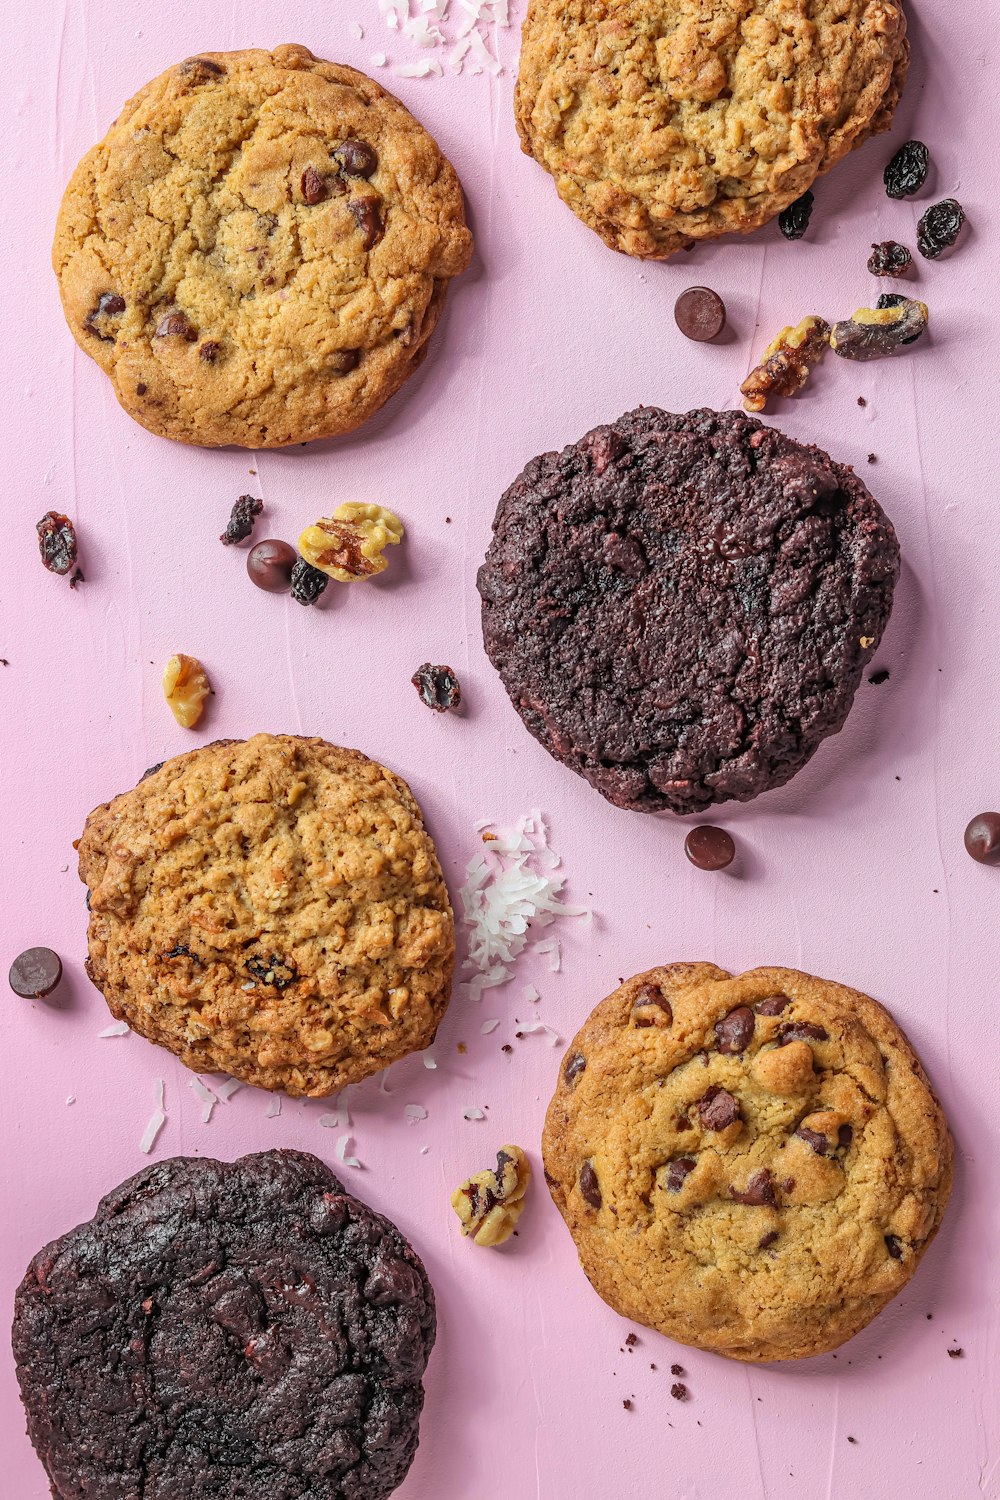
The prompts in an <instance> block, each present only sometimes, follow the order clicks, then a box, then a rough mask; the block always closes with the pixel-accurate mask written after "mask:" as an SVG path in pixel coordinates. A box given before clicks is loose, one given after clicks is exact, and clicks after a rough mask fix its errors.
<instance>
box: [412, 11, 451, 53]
mask: <svg viewBox="0 0 1000 1500" xmlns="http://www.w3.org/2000/svg"><path fill="white" fill-rule="evenodd" d="M403 30H404V31H405V33H406V35H407V36H408V37H409V38H410V40H411V41H413V42H415V43H416V45H417V46H418V47H436V46H437V45H438V43H439V42H443V41H444V32H443V31H439V30H438V28H437V27H436V26H432V25H431V23H430V21H428V19H427V17H426V16H411V17H410V19H409V20H408V21H407V23H406V25H405V26H404V27H403Z"/></svg>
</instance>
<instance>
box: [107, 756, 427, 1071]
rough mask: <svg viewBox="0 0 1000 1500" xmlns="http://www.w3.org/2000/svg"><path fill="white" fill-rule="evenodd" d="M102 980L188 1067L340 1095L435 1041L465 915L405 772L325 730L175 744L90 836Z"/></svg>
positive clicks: (114, 1003)
mask: <svg viewBox="0 0 1000 1500" xmlns="http://www.w3.org/2000/svg"><path fill="white" fill-rule="evenodd" d="M79 852H80V875H81V878H82V879H83V880H84V881H85V882H86V884H87V886H88V887H89V893H90V894H89V901H90V932H89V949H90V958H89V963H88V969H89V972H90V975H91V978H92V979H93V980H94V982H95V984H97V985H98V986H99V987H100V988H101V989H102V990H103V991H104V995H105V999H106V1000H107V1002H108V1004H109V1006H110V1007H111V1009H112V1011H113V1012H114V1014H115V1015H116V1016H117V1017H119V1018H121V1019H124V1020H126V1021H128V1023H129V1025H130V1026H132V1027H133V1028H134V1029H135V1030H137V1031H140V1032H141V1033H142V1034H143V1035H145V1036H147V1037H149V1038H150V1039H151V1040H152V1041H155V1042H159V1043H161V1044H162V1045H164V1046H166V1047H169V1048H170V1049H171V1051H174V1052H176V1053H177V1054H178V1056H180V1057H181V1058H182V1059H183V1061H184V1062H186V1063H187V1064H188V1066H189V1067H192V1068H195V1069H197V1070H199V1071H208V1072H211V1071H218V1070H222V1071H223V1072H227V1073H231V1074H233V1075H234V1076H235V1077H237V1078H242V1079H244V1080H245V1081H247V1082H249V1083H254V1084H256V1085H258V1086H259V1087H262V1088H273V1089H278V1088H281V1089H285V1090H286V1091H287V1092H288V1093H290V1094H309V1095H322V1094H329V1093H331V1092H333V1091H335V1090H337V1089H339V1088H342V1087H343V1086H344V1085H345V1084H347V1083H352V1082H355V1081H357V1080H358V1079H360V1078H363V1077H365V1076H367V1075H368V1074H369V1073H373V1072H376V1071H377V1070H378V1069H379V1068H382V1067H385V1066H386V1065H387V1064H388V1063H390V1062H392V1061H394V1060H395V1059H396V1058H397V1057H400V1056H403V1055H404V1054H405V1053H407V1052H411V1051H414V1050H416V1049H418V1048H421V1047H425V1046H427V1045H428V1044H429V1043H430V1041H431V1040H432V1039H433V1035H434V1031H435V1029H436V1027H437V1023H438V1021H439V1020H440V1018H441V1015H442V1013H443V1011H444V1008H445V1005H446V1004H447V1000H448V994H449V989H450V982H451V971H452V964H453V956H454V922H453V918H452V912H451V906H450V904H449V901H448V892H447V889H446V887H445V883H444V878H443V876H442V873H441V868H440V865H439V864H438V860H437V855H436V853H435V850H434V845H433V843H432V842H431V839H430V837H429V835H428V834H427V832H426V830H425V829H424V826H423V822H422V820H421V817H420V810H419V808H418V807H417V804H416V802H415V801H414V799H413V796H412V794H411V793H410V791H409V788H408V787H407V786H406V784H405V782H403V781H402V780H400V778H399V777H398V776H395V775H393V773H392V772H391V771H387V770H386V769H385V768H384V767H383V766H380V765H378V764H376V763H375V762H374V761H371V760H368V759H367V758H366V757H365V756H363V755H361V754H360V753H359V752H358V751H355V750H342V749H339V748H337V747H335V746H333V745H328V744H326V743H325V741H323V740H317V739H295V738H293V737H290V736H286V735H278V736H273V735H266V734H259V735H255V736H254V738H253V739H251V740H247V741H238V740H234V741H224V742H220V743H217V744H214V745H207V746H205V747H204V748H202V749H200V750H194V751H192V752H191V753H190V754H188V755H182V756H178V757H177V758H176V759H175V760H171V761H168V762H167V763H166V764H165V765H163V766H161V767H159V768H158V769H156V770H154V771H153V772H152V773H151V774H148V775H147V777H146V778H144V779H143V780H142V781H141V782H140V783H139V785H138V786H137V787H136V788H135V789H134V790H133V791H131V792H126V793H124V794H123V795H122V796H119V797H115V798H114V800H113V801H112V802H110V803H108V804H107V805H105V806H103V807H99V808H98V809H97V810H96V811H95V812H94V813H92V814H91V816H90V817H89V818H88V820H87V825H86V828H85V830H84V833H83V837H82V838H81V839H80V843H79Z"/></svg>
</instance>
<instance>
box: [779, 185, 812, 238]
mask: <svg viewBox="0 0 1000 1500" xmlns="http://www.w3.org/2000/svg"><path fill="white" fill-rule="evenodd" d="M812 211H813V195H812V193H810V192H809V190H808V189H806V191H805V192H804V193H803V194H802V197H801V198H796V200H795V202H794V203H789V205H788V207H787V208H783V209H782V210H781V213H780V214H779V215H778V228H779V229H780V230H781V232H782V234H783V235H784V236H785V239H786V240H800V239H801V238H802V236H803V235H804V234H805V232H806V230H807V229H808V228H809V220H810V218H811V217H812Z"/></svg>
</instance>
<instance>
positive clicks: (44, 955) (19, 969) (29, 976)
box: [7, 948, 62, 1000]
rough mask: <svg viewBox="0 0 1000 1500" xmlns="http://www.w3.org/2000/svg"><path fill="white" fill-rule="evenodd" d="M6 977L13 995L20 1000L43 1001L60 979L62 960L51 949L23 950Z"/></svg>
mask: <svg viewBox="0 0 1000 1500" xmlns="http://www.w3.org/2000/svg"><path fill="white" fill-rule="evenodd" d="M7 977H8V980H9V982H10V987H11V989H12V990H13V991H14V994H15V995H20V996H21V999H22V1000H44V999H45V997H46V995H51V993H52V991H53V990H54V989H55V987H56V985H57V984H58V983H59V981H60V979H61V978H62V960H61V959H60V957H59V955H58V953H53V951H52V949H51V948H25V950H24V952H23V953H19V954H18V955H17V957H16V958H15V960H14V962H13V963H12V964H11V966H10V973H9V975H8V976H7Z"/></svg>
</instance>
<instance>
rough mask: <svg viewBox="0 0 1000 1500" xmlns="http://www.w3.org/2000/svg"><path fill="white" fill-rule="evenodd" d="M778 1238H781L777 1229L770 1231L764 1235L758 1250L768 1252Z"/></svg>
mask: <svg viewBox="0 0 1000 1500" xmlns="http://www.w3.org/2000/svg"><path fill="white" fill-rule="evenodd" d="M778 1238H779V1236H778V1231H777V1230H776V1229H771V1230H769V1231H768V1233H767V1234H765V1235H764V1237H763V1239H762V1240H761V1241H760V1243H759V1244H758V1246H757V1249H758V1250H767V1249H768V1247H769V1246H771V1245H773V1244H774V1242H775V1240H776V1239H778Z"/></svg>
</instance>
